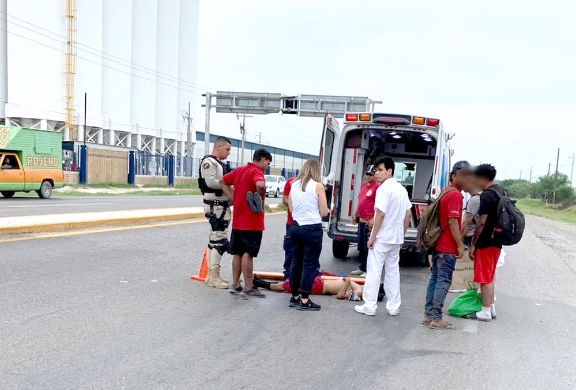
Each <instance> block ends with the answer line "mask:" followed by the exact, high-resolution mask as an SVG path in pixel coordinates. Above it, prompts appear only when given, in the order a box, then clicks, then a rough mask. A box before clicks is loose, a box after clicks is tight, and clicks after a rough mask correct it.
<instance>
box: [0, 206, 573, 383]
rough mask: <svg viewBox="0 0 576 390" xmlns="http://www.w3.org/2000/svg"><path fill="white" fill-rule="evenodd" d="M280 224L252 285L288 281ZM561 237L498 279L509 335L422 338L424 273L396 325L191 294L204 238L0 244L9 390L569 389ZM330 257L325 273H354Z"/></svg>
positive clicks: (164, 234)
mask: <svg viewBox="0 0 576 390" xmlns="http://www.w3.org/2000/svg"><path fill="white" fill-rule="evenodd" d="M283 222H284V221H283V217H282V216H269V217H267V226H268V230H267V231H266V233H265V235H264V244H263V247H262V252H261V256H260V258H259V259H258V260H257V261H256V264H257V266H256V268H257V269H265V270H280V268H281V264H282V252H281V251H280V249H279V248H280V247H281V240H282V231H283ZM558 226H560V225H556V224H552V223H548V222H546V223H544V222H543V221H542V220H540V219H536V218H529V219H528V229H527V232H526V237H525V238H524V240H523V242H522V243H521V244H520V245H519V246H516V247H512V248H509V249H508V250H507V253H508V256H507V264H506V265H505V266H504V267H503V268H502V269H501V274H500V279H499V285H498V290H497V297H498V307H499V317H498V320H496V321H493V322H492V323H478V322H475V321H469V320H460V319H452V321H453V323H454V324H455V325H456V326H457V327H458V329H459V330H457V331H433V330H430V329H428V328H426V327H424V326H423V325H421V324H420V323H419V320H420V318H421V315H422V304H423V297H424V291H425V287H426V283H427V270H426V269H422V268H420V269H408V268H404V269H402V289H403V290H402V292H403V297H402V298H403V305H402V308H401V313H400V316H398V317H389V316H388V315H387V314H385V310H380V311H379V312H378V313H377V315H376V316H375V317H365V316H362V315H359V314H356V313H354V311H353V306H354V304H353V303H352V302H348V301H338V300H336V299H334V298H331V297H318V298H316V301H317V302H318V303H320V304H321V305H322V311H320V312H316V313H305V312H298V311H296V310H293V309H290V308H288V304H287V303H288V296H287V294H279V293H269V294H268V297H267V298H266V299H263V300H257V299H253V300H249V301H244V300H241V299H235V298H233V297H232V296H231V295H230V294H229V293H228V292H227V291H221V290H215V289H211V288H209V287H206V286H204V285H203V284H201V283H198V282H194V281H191V280H190V279H188V275H189V274H190V273H193V272H196V271H197V269H198V266H199V263H200V257H201V253H202V248H203V245H204V236H205V235H206V229H207V225H206V224H205V223H204V222H197V223H187V224H172V225H168V226H164V227H154V228H138V229H135V230H125V229H124V228H122V229H120V230H115V231H101V232H99V233H91V234H82V235H75V236H74V235H64V236H53V237H52V238H36V239H28V240H25V241H9V242H6V241H0V253H1V255H0V269H1V270H2V272H0V334H1V335H2V337H0V351H1V353H0V383H1V384H2V385H1V386H0V387H2V389H71V388H90V389H96V388H97V389H121V388H125V389H223V388H232V389H271V388H273V389H314V390H319V389H350V388H364V389H375V388H388V389H465V388H491V389H568V388H573V387H574V386H576V379H575V378H576V364H575V363H574V351H575V350H576V335H575V334H576V333H575V332H574V330H575V326H574V324H575V323H576V300H575V299H574V285H576V274H575V271H574V270H575V269H576V267H575V262H574V257H573V255H574V253H571V252H568V254H567V253H566V252H565V251H564V250H563V249H562V248H563V245H566V246H568V244H570V242H573V240H574V238H575V237H576V228H573V227H562V228H563V229H564V228H565V231H564V230H558V231H559V233H558V234H554V233H551V229H558ZM83 233H85V232H83ZM3 239H4V240H5V239H7V237H0V240H3ZM567 240H568V241H567ZM570 240H572V241H570ZM328 244H329V243H328V241H326V250H325V252H324V253H323V255H322V259H321V262H322V266H323V268H324V269H328V270H331V271H350V270H352V269H354V268H355V267H356V265H357V263H356V262H355V261H354V260H353V259H350V260H348V261H339V260H334V259H332V257H331V256H330V254H329V250H328V249H329V246H328ZM570 247H573V245H570ZM228 259H229V257H227V260H228ZM226 274H229V270H228V266H226ZM453 297H454V296H453V295H452V296H451V297H450V299H452V298H453Z"/></svg>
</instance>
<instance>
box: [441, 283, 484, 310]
mask: <svg viewBox="0 0 576 390" xmlns="http://www.w3.org/2000/svg"><path fill="white" fill-rule="evenodd" d="M480 310H482V296H481V295H480V293H479V292H477V291H476V289H474V288H469V289H468V290H467V291H466V292H465V293H462V294H461V295H459V296H458V297H457V298H456V299H454V300H453V301H452V303H451V304H450V306H448V313H450V315H453V316H454V317H464V316H467V315H468V314H472V313H477V312H479V311H480Z"/></svg>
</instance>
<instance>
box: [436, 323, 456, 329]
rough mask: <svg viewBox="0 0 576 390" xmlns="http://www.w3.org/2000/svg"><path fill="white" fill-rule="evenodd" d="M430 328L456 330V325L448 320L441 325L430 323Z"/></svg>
mask: <svg viewBox="0 0 576 390" xmlns="http://www.w3.org/2000/svg"><path fill="white" fill-rule="evenodd" d="M430 329H434V330H456V327H455V326H454V325H452V324H451V323H449V322H445V323H443V324H442V325H432V324H430Z"/></svg>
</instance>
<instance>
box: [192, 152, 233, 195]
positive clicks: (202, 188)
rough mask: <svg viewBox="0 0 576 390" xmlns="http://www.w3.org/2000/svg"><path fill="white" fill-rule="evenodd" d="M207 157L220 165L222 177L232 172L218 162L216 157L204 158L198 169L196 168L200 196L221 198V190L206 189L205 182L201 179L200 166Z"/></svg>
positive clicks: (222, 193)
mask: <svg viewBox="0 0 576 390" xmlns="http://www.w3.org/2000/svg"><path fill="white" fill-rule="evenodd" d="M208 157H211V158H213V159H214V160H215V161H216V162H217V163H218V164H220V166H221V167H222V172H223V174H224V175H225V174H227V173H229V172H232V170H231V169H228V166H227V165H226V164H224V163H223V162H222V161H220V160H218V158H217V157H216V156H213V155H207V156H204V157H203V158H202V160H200V167H199V168H198V187H199V188H200V191H201V192H202V195H204V194H207V193H210V194H214V195H216V196H222V195H224V192H223V191H222V190H220V189H214V188H210V187H208V185H207V184H206V180H204V178H203V177H202V164H203V163H204V160H206V159H207V158H208Z"/></svg>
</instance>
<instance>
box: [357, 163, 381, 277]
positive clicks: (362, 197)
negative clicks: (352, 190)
mask: <svg viewBox="0 0 576 390" xmlns="http://www.w3.org/2000/svg"><path fill="white" fill-rule="evenodd" d="M375 170H376V169H375V168H374V165H371V166H370V167H369V168H368V170H367V171H366V181H365V182H364V183H362V187H360V192H359V193H358V207H357V208H356V213H355V214H354V222H355V223H358V251H359V252H360V267H359V268H358V269H357V270H356V271H352V275H358V276H359V277H361V278H365V277H366V263H367V262H368V246H367V244H368V238H369V236H370V232H371V231H372V227H373V225H374V202H375V201H376V190H377V189H378V187H380V183H379V182H378V181H376V177H375V176H374V171H375Z"/></svg>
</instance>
